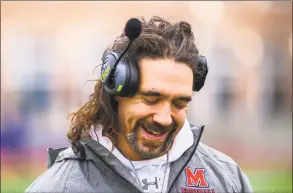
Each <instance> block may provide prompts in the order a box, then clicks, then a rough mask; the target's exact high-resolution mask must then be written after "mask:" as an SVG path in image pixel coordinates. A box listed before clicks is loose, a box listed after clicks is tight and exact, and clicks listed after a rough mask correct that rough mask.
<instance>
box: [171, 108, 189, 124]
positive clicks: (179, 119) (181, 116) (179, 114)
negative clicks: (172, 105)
mask: <svg viewBox="0 0 293 193" xmlns="http://www.w3.org/2000/svg"><path fill="white" fill-rule="evenodd" d="M186 115H187V112H186V111H185V110H176V113H174V115H173V118H174V121H175V122H176V124H177V125H178V127H181V126H183V124H184V122H185V119H186Z"/></svg>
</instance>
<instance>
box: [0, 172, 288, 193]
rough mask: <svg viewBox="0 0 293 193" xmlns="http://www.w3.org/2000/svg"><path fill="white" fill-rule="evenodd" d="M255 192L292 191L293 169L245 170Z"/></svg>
mask: <svg viewBox="0 0 293 193" xmlns="http://www.w3.org/2000/svg"><path fill="white" fill-rule="evenodd" d="M245 173H246V174H247V176H248V178H249V180H250V181H251V184H252V187H253V189H254V191H255V192H261V193H262V192H280V193H287V192H292V172H291V171H245ZM35 178H36V176H29V177H27V178H25V179H23V178H19V179H7V178H5V177H3V176H2V178H1V193H20V192H23V191H24V190H25V189H26V188H27V187H28V186H29V185H30V184H31V183H32V182H33V181H34V179H35Z"/></svg>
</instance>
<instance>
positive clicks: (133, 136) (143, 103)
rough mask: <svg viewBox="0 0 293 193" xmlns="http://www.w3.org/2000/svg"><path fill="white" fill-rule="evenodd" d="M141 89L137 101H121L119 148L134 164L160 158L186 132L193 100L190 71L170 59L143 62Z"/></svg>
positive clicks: (188, 68)
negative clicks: (188, 113)
mask: <svg viewBox="0 0 293 193" xmlns="http://www.w3.org/2000/svg"><path fill="white" fill-rule="evenodd" d="M139 69H140V78H141V79H140V81H141V82H140V87H139V90H138V93H137V94H136V95H135V96H133V97H124V98H123V97H117V98H116V100H117V101H118V103H119V105H118V119H119V129H120V133H119V134H118V135H117V136H116V140H117V146H118V148H119V149H120V151H122V153H123V154H124V155H125V156H127V157H128V158H129V159H132V160H144V159H150V158H155V157H159V156H161V155H163V154H165V153H166V152H167V150H169V149H170V147H171V145H172V142H173V140H174V138H175V136H176V135H177V133H178V132H179V131H180V129H181V128H182V126H183V124H184V121H185V118H186V113H187V105H188V103H189V101H190V100H191V97H192V82H193V74H192V70H191V69H190V67H188V66H187V65H185V64H183V63H178V62H175V61H173V60H169V59H156V60H152V59H143V60H141V62H140V64H139Z"/></svg>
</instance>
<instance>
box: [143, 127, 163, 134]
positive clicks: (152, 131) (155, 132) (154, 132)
mask: <svg viewBox="0 0 293 193" xmlns="http://www.w3.org/2000/svg"><path fill="white" fill-rule="evenodd" d="M146 130H147V131H148V132H150V133H152V134H154V135H159V134H160V132H157V131H154V130H150V129H149V128H147V129H146Z"/></svg>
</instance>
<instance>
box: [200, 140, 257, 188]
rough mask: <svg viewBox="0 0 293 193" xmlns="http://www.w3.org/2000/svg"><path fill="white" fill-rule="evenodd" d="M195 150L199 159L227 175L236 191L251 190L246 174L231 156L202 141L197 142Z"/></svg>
mask: <svg viewBox="0 0 293 193" xmlns="http://www.w3.org/2000/svg"><path fill="white" fill-rule="evenodd" d="M197 150H198V151H197V155H198V156H199V157H200V159H202V160H204V162H205V163H207V164H209V165H212V167H213V168H217V171H218V172H221V174H222V175H227V176H228V178H229V179H230V180H231V181H232V183H233V185H234V187H235V188H236V189H237V190H235V191H236V192H253V190H252V187H251V184H250V182H249V179H248V177H247V175H246V174H245V173H244V172H243V171H242V169H241V168H240V166H239V165H238V164H237V163H236V162H235V161H234V160H233V159H232V158H231V157H229V156H228V155H226V154H224V153H222V152H220V151H218V150H216V149H214V148H212V147H210V146H208V145H206V144H204V143H202V142H199V144H198V148H197Z"/></svg>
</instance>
